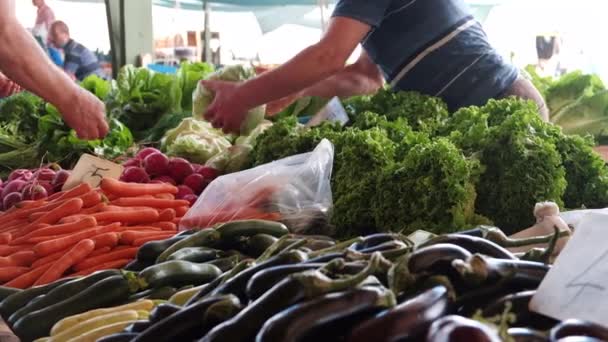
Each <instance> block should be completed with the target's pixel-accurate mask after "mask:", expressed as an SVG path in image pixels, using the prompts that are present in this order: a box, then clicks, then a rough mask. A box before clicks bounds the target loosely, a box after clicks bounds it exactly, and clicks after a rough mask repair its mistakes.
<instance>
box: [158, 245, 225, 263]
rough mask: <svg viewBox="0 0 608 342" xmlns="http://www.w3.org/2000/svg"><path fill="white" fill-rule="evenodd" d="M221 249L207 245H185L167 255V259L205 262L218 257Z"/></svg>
mask: <svg viewBox="0 0 608 342" xmlns="http://www.w3.org/2000/svg"><path fill="white" fill-rule="evenodd" d="M221 254H222V252H221V251H219V250H217V249H212V248H207V247H186V248H182V249H180V250H178V251H176V252H175V253H173V254H171V255H169V257H168V258H167V260H183V261H190V262H207V261H211V260H215V259H217V258H219V257H220V255H221Z"/></svg>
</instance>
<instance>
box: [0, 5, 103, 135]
mask: <svg viewBox="0 0 608 342" xmlns="http://www.w3.org/2000/svg"><path fill="white" fill-rule="evenodd" d="M0 70H2V72H3V73H4V74H5V75H6V76H7V77H9V78H10V79H11V80H13V81H14V82H15V83H16V84H19V86H21V87H23V88H25V89H27V90H29V91H31V92H32V93H34V94H36V95H38V96H40V97H42V98H43V99H45V100H46V101H48V102H50V103H52V104H53V105H55V107H57V109H58V110H59V112H60V113H61V115H62V117H63V120H64V121H65V122H66V124H67V125H68V126H70V127H72V128H73V129H74V130H75V131H76V133H77V134H78V136H79V137H80V138H82V139H98V138H101V137H104V136H105V135H106V134H107V133H108V123H107V122H106V120H105V107H104V104H103V102H101V101H100V100H99V99H98V98H97V97H95V95H93V94H91V93H90V92H88V91H87V90H85V89H83V88H81V87H80V86H79V85H78V84H76V83H75V82H73V81H72V80H70V78H69V77H68V76H67V75H66V74H65V73H64V72H62V71H61V69H59V68H58V67H57V66H55V65H54V64H53V63H52V62H51V60H50V59H49V58H47V57H46V56H45V54H44V52H43V51H42V49H41V48H40V46H39V45H38V44H37V43H36V41H35V40H34V38H33V37H32V35H31V34H30V33H29V32H28V31H27V30H26V29H25V28H24V27H23V26H21V24H19V21H18V20H17V18H16V17H15V0H2V1H0Z"/></svg>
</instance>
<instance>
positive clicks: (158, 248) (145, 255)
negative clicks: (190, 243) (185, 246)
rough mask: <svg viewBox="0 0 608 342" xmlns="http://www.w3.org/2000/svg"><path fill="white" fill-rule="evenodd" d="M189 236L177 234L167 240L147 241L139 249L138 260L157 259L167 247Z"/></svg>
mask: <svg viewBox="0 0 608 342" xmlns="http://www.w3.org/2000/svg"><path fill="white" fill-rule="evenodd" d="M188 236H189V235H176V236H174V237H172V238H170V239H166V240H161V241H152V242H147V243H145V244H143V245H142V246H141V247H140V248H139V250H138V251H137V260H139V261H141V262H144V261H156V258H158V256H159V255H160V254H161V253H162V252H164V251H165V250H166V249H167V248H169V247H171V245H173V244H174V243H176V242H178V241H181V240H184V239H185V238H187V237H188Z"/></svg>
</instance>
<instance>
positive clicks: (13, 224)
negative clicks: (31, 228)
mask: <svg viewBox="0 0 608 342" xmlns="http://www.w3.org/2000/svg"><path fill="white" fill-rule="evenodd" d="M29 224H30V222H29V221H28V220H24V219H13V220H11V221H10V222H8V223H7V224H6V225H4V226H2V228H0V233H6V232H10V231H11V230H14V229H15V228H19V229H22V228H23V227H26V226H28V225H29Z"/></svg>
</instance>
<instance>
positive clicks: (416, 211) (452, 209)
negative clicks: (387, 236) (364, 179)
mask: <svg viewBox="0 0 608 342" xmlns="http://www.w3.org/2000/svg"><path fill="white" fill-rule="evenodd" d="M478 172H479V162H478V161H477V160H475V159H469V158H466V157H465V156H464V155H463V154H462V152H461V151H460V150H459V149H458V148H457V147H456V146H455V145H454V144H452V143H451V142H450V141H449V140H447V139H445V138H439V139H437V140H435V141H433V142H428V143H423V144H419V145H416V146H414V147H413V148H412V149H411V151H410V153H409V154H407V156H406V157H405V159H404V160H403V161H401V162H398V163H396V164H394V165H391V166H390V167H387V168H385V169H384V170H383V171H382V174H381V176H380V178H379V181H378V190H377V191H376V193H375V196H374V201H373V211H374V217H375V222H376V226H377V227H379V228H382V229H383V230H391V231H402V232H404V233H411V232H413V231H415V230H416V229H425V230H429V231H432V232H434V233H437V234H440V233H447V232H452V231H455V230H458V229H463V228H466V227H467V226H469V225H471V224H474V223H476V222H477V220H478V217H477V215H476V214H475V187H474V184H475V180H476V178H477V175H478Z"/></svg>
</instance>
